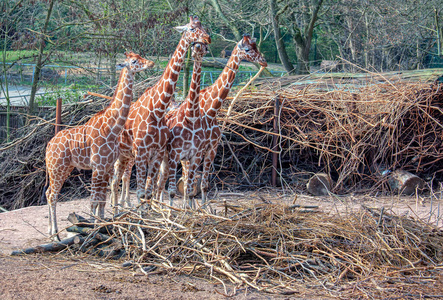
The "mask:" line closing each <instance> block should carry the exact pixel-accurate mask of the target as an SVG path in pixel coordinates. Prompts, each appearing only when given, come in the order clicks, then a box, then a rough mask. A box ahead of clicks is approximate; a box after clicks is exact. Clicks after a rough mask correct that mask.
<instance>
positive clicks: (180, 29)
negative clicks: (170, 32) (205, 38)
mask: <svg viewBox="0 0 443 300" xmlns="http://www.w3.org/2000/svg"><path fill="white" fill-rule="evenodd" d="M174 29H175V30H177V31H178V32H183V31H185V30H187V29H188V26H186V25H183V26H175V27H174Z"/></svg>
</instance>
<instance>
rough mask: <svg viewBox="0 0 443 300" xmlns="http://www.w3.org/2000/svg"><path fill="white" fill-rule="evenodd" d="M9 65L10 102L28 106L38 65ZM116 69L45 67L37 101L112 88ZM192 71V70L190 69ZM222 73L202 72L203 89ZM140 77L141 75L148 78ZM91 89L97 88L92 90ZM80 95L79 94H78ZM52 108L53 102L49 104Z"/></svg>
mask: <svg viewBox="0 0 443 300" xmlns="http://www.w3.org/2000/svg"><path fill="white" fill-rule="evenodd" d="M6 64H7V65H10V66H11V67H10V68H9V70H8V72H7V76H8V82H9V85H10V86H9V100H10V101H11V104H12V105H28V104H29V98H30V94H31V85H32V82H33V81H34V78H35V70H36V66H35V64H17V63H6ZM119 72H120V71H119V70H117V71H116V74H112V70H111V69H110V68H100V67H96V66H88V67H78V66H60V65H45V66H44V67H43V69H42V70H41V75H40V80H41V81H42V82H43V83H44V85H45V88H40V89H39V91H38V92H37V94H36V96H37V98H38V97H40V98H41V99H42V100H41V101H45V100H44V99H45V98H56V97H60V96H61V95H65V94H66V93H71V94H74V96H80V94H81V93H79V92H78V88H76V85H77V84H81V85H88V86H94V85H95V86H97V87H101V88H103V87H110V85H111V81H112V79H111V78H114V79H115V78H117V79H118V73H119ZM146 72H147V73H146V74H147V75H148V76H155V75H160V74H161V73H162V72H163V70H161V69H156V70H148V71H146ZM191 72H192V70H191ZM221 72H222V71H205V70H203V71H202V76H201V86H202V88H204V87H207V86H210V85H212V84H213V83H214V82H215V80H216V79H217V78H218V76H219V75H220V74H221ZM255 73H256V71H239V72H237V76H236V78H235V81H234V83H233V86H237V85H240V84H241V83H242V82H247V81H248V80H249V79H250V78H251V77H253V76H254V75H255ZM146 74H145V75H138V76H146ZM272 74H273V75H274V76H278V77H280V76H283V75H284V74H286V72H276V71H272ZM183 77H184V75H183V72H181V73H180V77H179V79H178V82H177V88H178V90H181V89H182V87H183ZM2 79H3V78H2ZM91 89H94V88H93V87H92V88H91ZM77 94H78V95H77ZM0 105H6V97H5V95H4V94H3V93H2V92H1V91H0ZM47 105H51V101H49V103H47Z"/></svg>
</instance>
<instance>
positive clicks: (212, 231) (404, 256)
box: [68, 203, 443, 298]
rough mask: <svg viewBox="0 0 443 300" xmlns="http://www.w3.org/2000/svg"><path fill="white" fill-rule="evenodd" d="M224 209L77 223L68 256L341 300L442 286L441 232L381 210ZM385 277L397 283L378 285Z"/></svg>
mask: <svg viewBox="0 0 443 300" xmlns="http://www.w3.org/2000/svg"><path fill="white" fill-rule="evenodd" d="M222 211H224V213H223V214H222V215H215V214H209V213H206V212H204V211H184V210H179V209H175V210H174V211H170V210H163V209H161V208H160V207H158V206H155V205H154V207H153V210H150V211H148V212H147V213H141V212H140V211H135V210H128V211H126V212H124V213H122V214H120V215H119V216H117V217H115V218H114V219H113V220H110V221H107V222H101V223H98V224H96V225H97V227H96V228H95V229H92V228H88V227H91V226H90V225H91V223H87V222H86V223H82V222H81V221H80V223H79V224H77V226H75V227H73V228H71V229H69V228H68V230H70V231H76V232H80V233H81V235H80V237H81V238H79V239H78V241H77V244H76V245H75V246H74V247H71V248H70V252H69V253H72V251H74V253H76V252H77V251H81V252H85V253H88V254H99V255H102V256H106V257H107V258H122V257H123V258H125V259H126V260H127V262H126V263H124V264H123V265H124V266H132V267H133V268H134V269H136V270H139V271H142V272H143V273H145V274H159V273H163V272H170V273H176V274H189V275H193V276H198V277H204V278H211V279H213V280H216V281H218V282H220V283H222V284H225V283H226V281H227V280H228V281H230V282H232V283H235V284H237V285H239V286H247V287H252V288H254V289H257V290H260V291H267V292H271V293H281V294H290V293H295V292H297V290H298V289H299V288H300V287H301V286H303V285H304V286H306V284H308V285H309V286H311V287H313V288H317V289H322V290H323V291H326V292H327V293H328V294H329V295H334V296H341V297H345V298H346V297H349V296H351V295H353V298H355V295H357V294H358V295H364V294H366V295H370V296H372V297H375V298H380V297H382V296H388V295H389V296H393V295H395V294H396V293H398V294H401V293H405V292H407V291H408V285H409V286H410V287H411V288H412V287H413V286H414V288H416V287H417V286H416V285H423V284H424V283H426V282H428V281H430V280H431V281H432V280H438V276H439V274H440V273H439V272H441V269H442V262H443V252H442V251H443V232H442V231H441V230H439V229H437V228H436V227H433V226H432V225H429V224H427V223H422V222H420V221H416V220H413V219H411V218H409V217H400V216H396V215H393V214H390V213H388V212H387V211H384V210H375V209H371V208H367V207H363V208H362V209H361V210H359V211H356V212H354V213H343V214H338V215H330V214H326V213H323V212H319V211H317V210H316V209H315V208H314V207H301V206H297V205H293V206H287V205H276V204H269V203H266V204H263V203H261V204H251V203H248V204H247V205H235V206H234V205H227V204H226V205H225V207H224V208H223V210H222ZM81 226H87V227H81ZM92 227H93V226H92ZM76 250H77V251H76ZM128 261H130V262H128ZM405 276H407V277H408V278H409V279H410V281H404V279H405ZM368 278H371V280H367V279H368ZM412 278H413V280H412ZM388 280H389V281H390V282H394V283H399V284H400V285H401V287H400V288H399V286H400V285H398V286H397V288H395V289H382V288H378V285H383V284H385V283H386V281H388ZM345 287H346V288H345ZM375 287H377V289H376V288H375ZM428 288H431V287H428ZM393 290H395V292H393Z"/></svg>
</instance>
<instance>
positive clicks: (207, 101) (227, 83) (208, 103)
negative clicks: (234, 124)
mask: <svg viewBox="0 0 443 300" xmlns="http://www.w3.org/2000/svg"><path fill="white" fill-rule="evenodd" d="M240 62H241V59H240V57H239V56H238V48H237V46H236V47H235V48H234V50H233V51H232V55H231V57H230V58H229V60H228V63H227V64H226V66H225V68H224V69H223V72H222V73H221V74H220V76H219V77H218V78H217V80H216V81H215V82H214V84H213V85H211V86H210V87H208V88H207V89H205V90H204V96H203V97H201V99H202V100H201V101H200V110H201V113H202V115H204V116H205V117H207V118H209V119H215V117H216V116H217V113H218V111H219V110H220V108H221V106H222V104H223V100H225V99H226V97H227V96H228V94H229V91H230V90H231V87H232V83H233V82H234V79H235V75H237V71H238V67H239V65H240Z"/></svg>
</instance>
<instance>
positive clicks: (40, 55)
mask: <svg viewBox="0 0 443 300" xmlns="http://www.w3.org/2000/svg"><path fill="white" fill-rule="evenodd" d="M54 2H55V0H51V1H50V2H49V7H48V12H47V13H46V20H45V24H44V25H43V30H42V32H41V33H40V39H39V40H40V46H39V51H38V56H37V63H36V65H35V72H34V76H33V81H32V88H31V95H30V97H29V115H31V116H32V115H33V113H34V110H35V95H36V93H37V87H38V81H39V79H40V73H41V70H42V68H43V50H44V49H45V36H46V33H47V32H46V31H47V29H48V24H49V19H50V18H51V14H52V8H53V7H54Z"/></svg>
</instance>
